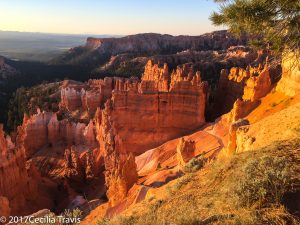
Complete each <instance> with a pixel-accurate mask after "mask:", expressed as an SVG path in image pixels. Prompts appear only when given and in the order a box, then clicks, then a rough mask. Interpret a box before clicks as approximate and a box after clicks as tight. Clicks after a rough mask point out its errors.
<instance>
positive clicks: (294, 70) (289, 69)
mask: <svg viewBox="0 0 300 225" xmlns="http://www.w3.org/2000/svg"><path fill="white" fill-rule="evenodd" d="M299 58H300V57H299V51H298V52H289V51H287V52H285V53H284V54H283V57H282V63H281V66H282V78H281V80H280V81H279V83H278V85H277V87H276V90H277V91H280V92H282V93H285V94H286V95H288V96H294V95H296V94H297V93H298V92H299V91H300V60H299Z"/></svg>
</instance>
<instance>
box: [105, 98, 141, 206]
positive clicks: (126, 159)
mask: <svg viewBox="0 0 300 225" xmlns="http://www.w3.org/2000/svg"><path fill="white" fill-rule="evenodd" d="M110 112H111V102H110V100H108V101H107V102H106V104H105V110H103V111H102V123H101V128H100V129H101V135H100V136H101V140H100V147H101V148H102V152H103V156H104V165H105V182H106V186H107V188H108V190H107V197H108V199H109V203H110V205H111V206H114V205H116V204H117V203H118V202H120V201H122V200H123V199H124V198H125V197H126V195H127V192H128V191H129V189H130V188H131V187H132V186H133V185H134V183H135V182H136V181H137V177H138V175H137V171H136V164H135V160H134V156H133V155H132V154H129V155H127V154H126V152H121V151H120V150H119V149H118V148H117V147H116V143H115V142H116V137H115V127H114V124H113V123H114V122H113V121H112V120H111V116H110Z"/></svg>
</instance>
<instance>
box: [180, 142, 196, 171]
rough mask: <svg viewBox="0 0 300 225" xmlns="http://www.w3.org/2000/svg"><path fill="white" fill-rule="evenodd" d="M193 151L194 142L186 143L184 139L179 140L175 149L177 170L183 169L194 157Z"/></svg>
mask: <svg viewBox="0 0 300 225" xmlns="http://www.w3.org/2000/svg"><path fill="white" fill-rule="evenodd" d="M195 150H196V147H195V141H186V140H184V138H181V139H180V141H179V143H178V145H177V148H176V151H177V154H176V156H177V161H178V166H179V168H183V167H184V165H185V164H186V163H187V162H189V161H190V159H192V158H193V157H194V156H195Z"/></svg>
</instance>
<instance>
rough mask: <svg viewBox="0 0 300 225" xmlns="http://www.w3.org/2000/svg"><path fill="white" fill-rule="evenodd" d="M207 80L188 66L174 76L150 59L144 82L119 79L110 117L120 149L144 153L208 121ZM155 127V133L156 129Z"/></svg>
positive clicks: (181, 68)
mask: <svg viewBox="0 0 300 225" xmlns="http://www.w3.org/2000/svg"><path fill="white" fill-rule="evenodd" d="M206 91H207V83H206V82H202V81H201V77H200V73H199V72H197V73H193V72H192V70H191V68H189V67H187V66H183V67H178V68H177V70H176V71H174V72H173V73H172V74H171V75H168V73H167V66H166V65H164V66H163V67H162V68H160V69H159V68H158V67H157V65H154V64H153V62H151V61H149V62H148V63H147V65H146V68H145V73H144V75H143V77H142V80H141V82H138V80H136V79H134V78H133V79H127V80H123V79H119V80H116V84H115V89H114V91H113V94H112V101H111V105H112V110H111V111H110V116H111V118H112V120H113V121H114V126H115V129H116V131H117V134H116V138H117V143H116V148H117V149H120V151H121V152H126V151H130V152H133V153H134V154H141V153H143V152H144V151H145V150H147V149H150V148H153V147H155V146H158V145H160V144H162V143H163V142H165V141H167V140H170V139H172V138H175V137H178V136H181V135H183V134H185V133H188V132H190V131H192V130H194V129H196V128H199V127H200V126H201V125H203V124H204V123H205V118H204V112H205V102H206ZM154 130H155V132H153V131H154Z"/></svg>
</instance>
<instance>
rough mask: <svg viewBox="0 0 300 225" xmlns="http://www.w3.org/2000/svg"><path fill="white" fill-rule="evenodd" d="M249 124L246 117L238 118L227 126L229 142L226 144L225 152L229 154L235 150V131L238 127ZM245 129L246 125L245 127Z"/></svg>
mask: <svg viewBox="0 0 300 225" xmlns="http://www.w3.org/2000/svg"><path fill="white" fill-rule="evenodd" d="M248 125H249V121H248V120H246V119H240V120H238V121H236V122H234V123H232V124H231V125H230V128H229V142H228V146H227V154H228V155H231V154H233V153H235V152H236V148H237V143H236V142H237V131H238V129H241V128H242V127H244V128H245V126H248ZM246 129H247V127H246Z"/></svg>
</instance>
